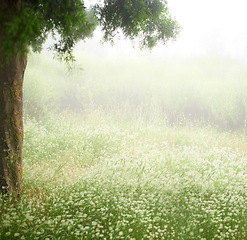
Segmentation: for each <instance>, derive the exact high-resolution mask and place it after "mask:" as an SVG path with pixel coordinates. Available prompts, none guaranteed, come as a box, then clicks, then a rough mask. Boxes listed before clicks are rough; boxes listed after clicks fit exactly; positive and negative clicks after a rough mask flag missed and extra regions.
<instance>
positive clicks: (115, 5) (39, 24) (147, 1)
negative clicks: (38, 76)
mask: <svg viewBox="0 0 247 240" xmlns="http://www.w3.org/2000/svg"><path fill="white" fill-rule="evenodd" d="M22 8H23V9H22V11H18V12H16V14H15V16H14V18H13V19H11V20H10V21H1V22H2V23H3V24H1V25H2V26H1V29H2V30H3V32H4V33H5V43H4V45H3V46H2V50H3V51H4V52H5V53H6V54H7V55H10V54H12V53H15V52H16V50H23V49H25V48H23V46H31V47H32V48H33V50H34V51H40V50H41V49H42V44H43V43H44V42H45V41H46V39H47V37H48V35H49V34H50V35H51V36H52V37H53V38H54V40H55V44H54V45H53V50H55V51H56V52H57V54H58V56H59V57H61V58H62V59H63V60H65V61H70V60H73V54H72V51H73V48H74V46H75V43H76V42H78V41H80V40H83V39H85V38H88V37H91V36H92V33H93V31H94V30H95V28H96V26H97V24H99V25H100V26H101V29H102V31H103V33H104V40H105V41H111V42H112V41H113V39H114V37H115V36H116V35H118V34H119V33H120V32H122V33H123V35H124V36H125V37H126V38H130V39H134V38H136V37H137V36H139V39H140V46H141V47H147V48H152V47H154V46H155V45H156V44H157V43H158V42H162V43H166V42H167V40H169V39H170V38H175V37H176V36H177V34H178V32H179V26H178V24H177V22H176V21H175V20H173V19H172V17H171V16H170V14H169V11H168V8H167V2H166V1H164V0H104V1H98V3H96V4H95V5H94V6H92V7H91V8H89V9H87V8H85V6H84V2H83V1H81V0H26V1H24V3H23V7H22ZM0 20H2V19H1V17H0Z"/></svg>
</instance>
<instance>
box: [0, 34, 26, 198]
mask: <svg viewBox="0 0 247 240" xmlns="http://www.w3.org/2000/svg"><path fill="white" fill-rule="evenodd" d="M2 42H3V37H1V36H0V46H1V44H2ZM26 64H27V57H26V56H25V57H23V56H22V58H20V57H19V56H18V54H17V56H12V57H11V58H10V60H9V61H7V59H6V57H5V55H4V54H3V53H2V52H1V51H0V187H1V188H2V192H3V193H7V192H9V193H15V194H18V195H19V194H20V193H21V189H22V186H21V179H22V146H23V119H22V118H23V91H22V87H23V78H24V71H25V69H26Z"/></svg>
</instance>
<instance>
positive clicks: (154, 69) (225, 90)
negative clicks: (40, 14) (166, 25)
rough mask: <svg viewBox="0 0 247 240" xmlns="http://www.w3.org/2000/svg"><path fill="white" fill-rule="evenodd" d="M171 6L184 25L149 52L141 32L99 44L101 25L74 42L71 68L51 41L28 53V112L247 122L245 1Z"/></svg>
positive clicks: (234, 125) (240, 125) (229, 125)
mask: <svg viewBox="0 0 247 240" xmlns="http://www.w3.org/2000/svg"><path fill="white" fill-rule="evenodd" d="M92 2H95V1H90V0H88V1H85V3H86V5H87V6H89V5H90V3H92ZM168 6H169V9H170V12H171V14H172V15H173V16H174V17H175V19H177V21H178V22H179V24H180V26H181V27H182V30H181V33H180V36H179V37H178V39H177V41H173V42H168V43H167V45H165V46H157V47H156V48H154V49H153V50H152V51H151V52H150V51H147V50H142V51H141V50H139V49H138V39H137V41H136V42H131V41H129V40H126V39H117V40H116V42H115V44H114V45H113V46H112V45H110V44H108V43H104V44H102V42H101V39H102V35H101V32H100V29H97V30H96V32H95V34H94V37H93V38H92V39H89V40H87V41H86V42H81V43H79V44H78V45H77V46H76V48H75V51H74V54H75V57H76V60H77V62H76V63H75V66H74V70H73V71H69V70H68V68H67V66H66V65H65V64H63V63H60V62H58V61H56V60H55V59H54V58H53V55H52V53H51V52H49V51H48V50H46V47H49V45H50V41H49V40H48V41H47V44H46V46H45V48H44V50H43V52H42V53H41V54H34V53H31V54H30V56H29V63H28V68H27V72H26V76H25V81H24V111H25V116H26V117H27V116H29V117H32V118H36V119H37V120H42V118H43V117H44V116H48V115H49V114H54V113H61V112H76V113H80V114H82V116H85V117H86V116H87V115H88V114H89V113H91V112H99V113H100V114H101V115H103V116H106V117H110V118H114V119H116V120H117V121H127V120H131V119H133V120H137V119H138V120H140V121H144V122H145V121H148V122H154V123H156V124H164V123H166V124H171V125H177V124H178V125H181V124H188V123H200V124H206V125H213V126H215V127H217V128H220V129H223V130H243V129H245V127H246V119H247V66H246V64H247V28H246V27H245V23H246V22H247V15H246V13H245V10H246V8H247V2H246V1H244V0H234V1H233V0H225V1H223V0H207V1H204V0H188V1H183V0H170V1H168Z"/></svg>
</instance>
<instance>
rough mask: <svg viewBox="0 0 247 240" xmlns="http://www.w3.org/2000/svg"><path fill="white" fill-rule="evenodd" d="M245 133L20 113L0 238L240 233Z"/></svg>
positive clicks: (245, 214)
mask: <svg viewBox="0 0 247 240" xmlns="http://www.w3.org/2000/svg"><path fill="white" fill-rule="evenodd" d="M246 144H247V137H246V135H244V134H240V133H230V132H218V131H217V130H214V128H211V127H201V126H199V125H197V126H196V125H184V126H173V127H172V126H170V125H168V124H165V123H164V122H161V123H160V124H151V123H147V122H143V121H131V120H130V121H129V122H128V123H127V122H123V123H122V122H118V121H115V120H114V119H113V118H111V116H109V115H108V116H104V115H103V114H102V113H100V112H92V113H90V112H88V113H87V114H84V115H83V116H82V115H79V114H74V115H68V114H64V115H62V114H61V115H54V116H53V117H51V116H50V118H47V119H46V120H45V121H43V122H38V121H37V120H34V119H30V118H26V119H25V139H24V152H23V168H24V176H23V185H24V189H23V194H22V196H21V198H20V199H19V201H18V203H12V201H11V199H5V198H3V197H2V198H0V226H1V227H0V239H46V240H48V239H66V240H67V239H136V240H139V239H174V240H177V239H188V240H192V239H207V240H209V239H210V240H211V239H222V240H226V239H229V240H232V239H237V240H243V239H247V203H246V197H247V192H246V190H247V189H246V182H247V169H246V162H247V157H246V153H247V148H246V146H247V145H246Z"/></svg>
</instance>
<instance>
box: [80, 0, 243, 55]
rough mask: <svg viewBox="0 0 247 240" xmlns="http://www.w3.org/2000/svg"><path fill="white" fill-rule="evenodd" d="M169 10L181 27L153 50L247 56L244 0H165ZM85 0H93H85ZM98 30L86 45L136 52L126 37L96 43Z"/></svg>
mask: <svg viewBox="0 0 247 240" xmlns="http://www.w3.org/2000/svg"><path fill="white" fill-rule="evenodd" d="M167 1H168V6H169V9H170V12H171V14H172V15H173V16H174V18H175V19H176V20H177V21H178V22H179V24H180V25H181V27H182V31H181V33H180V36H179V38H178V39H177V41H176V42H172V43H168V44H167V45H166V46H159V47H157V48H156V49H154V50H153V54H163V53H164V54H165V53H168V52H170V53H176V54H178V53H179V54H182V55H190V54H206V53H215V54H224V55H230V56H232V57H241V58H246V59H247V27H246V23H247V0H167ZM85 2H86V3H87V4H88V3H90V2H93V0H87V1H85ZM99 40H100V33H99V32H96V34H95V37H94V40H90V41H88V43H87V44H86V46H85V47H90V46H93V48H94V50H96V51H103V52H105V53H103V54H108V55H115V54H137V53H138V51H137V50H133V49H132V48H131V44H130V43H129V42H127V41H120V42H118V43H117V44H116V45H115V47H114V48H109V46H108V45H104V46H101V45H100V44H97V43H98V42H99Z"/></svg>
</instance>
